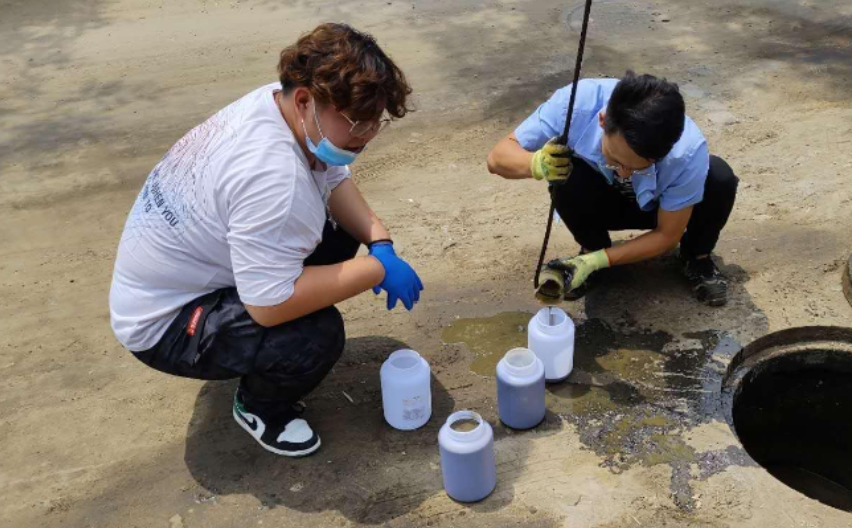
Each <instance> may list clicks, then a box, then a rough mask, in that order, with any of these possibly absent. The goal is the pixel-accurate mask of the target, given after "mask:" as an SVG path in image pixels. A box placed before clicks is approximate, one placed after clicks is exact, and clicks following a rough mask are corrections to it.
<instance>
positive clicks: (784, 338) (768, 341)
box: [721, 326, 852, 441]
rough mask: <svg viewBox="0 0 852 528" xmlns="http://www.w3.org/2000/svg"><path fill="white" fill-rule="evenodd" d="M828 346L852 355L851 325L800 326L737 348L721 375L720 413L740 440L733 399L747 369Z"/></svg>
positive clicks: (830, 348) (771, 334) (828, 348)
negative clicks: (737, 350) (849, 326)
mask: <svg viewBox="0 0 852 528" xmlns="http://www.w3.org/2000/svg"><path fill="white" fill-rule="evenodd" d="M815 348H817V349H820V350H830V351H832V352H837V353H845V354H849V355H850V356H852V328H846V327H842V326H799V327H794V328H787V329H785V330H779V331H777V332H772V333H770V334H767V335H765V336H763V337H760V338H758V339H756V340H754V341H752V342H751V343H749V344H748V345H746V346H745V347H743V349H742V350H741V351H740V352H738V353H737V354H736V355H735V356H734V357H733V359H731V362H730V363H729V364H728V367H727V369H726V371H725V375H724V376H723V377H722V388H721V398H722V402H721V403H722V413H723V415H724V418H725V421H726V422H727V423H728V426H729V427H730V428H731V431H732V432H733V433H734V435H735V436H736V438H737V440H738V441H740V440H741V439H740V437H739V434H738V433H737V429H736V427H735V426H734V417H733V410H734V401H735V399H736V396H737V394H738V392H739V390H740V388H741V383H742V380H743V379H744V378H745V375H746V374H747V373H748V372H751V371H752V370H753V369H755V368H758V367H759V366H760V365H761V364H764V363H766V362H768V361H772V360H773V359H776V358H778V357H782V356H787V355H792V354H804V353H807V352H809V351H812V350H813V349H815Z"/></svg>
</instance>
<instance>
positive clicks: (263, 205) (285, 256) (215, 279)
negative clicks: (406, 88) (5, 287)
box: [109, 83, 349, 352]
mask: <svg viewBox="0 0 852 528" xmlns="http://www.w3.org/2000/svg"><path fill="white" fill-rule="evenodd" d="M278 89H280V85H279V84H277V83H275V84H270V85H267V86H264V87H262V88H259V89H257V90H255V91H253V92H251V93H250V94H248V95H246V96H245V97H243V98H242V99H240V100H238V101H236V102H234V103H232V104H230V105H229V106H227V107H225V108H224V109H223V110H221V111H219V112H218V113H217V114H215V115H214V116H213V117H211V118H210V119H208V120H207V121H206V122H204V123H202V124H201V125H199V126H197V127H195V128H194V129H192V130H191V131H190V132H189V133H188V134H186V135H185V136H184V137H183V138H182V139H181V140H180V141H178V142H177V143H176V144H175V145H174V146H173V147H172V148H171V149H170V150H169V152H168V153H167V154H166V155H165V157H164V158H163V159H162V161H160V163H158V164H157V166H156V167H154V170H153V171H151V174H150V175H149V176H148V180H147V181H146V182H145V185H144V187H142V191H141V192H140V193H139V197H138V198H137V199H136V203H135V204H134V205H133V209H132V210H131V211H130V215H129V217H128V218H127V223H126V224H125V227H124V233H123V235H122V237H121V242H120V244H119V247H118V255H117V257H116V261H115V270H114V272H113V278H112V287H111V289H110V295H109V304H110V316H111V321H112V329H113V331H114V332H115V335H116V337H117V338H118V340H119V341H120V342H121V344H122V345H124V346H125V347H126V348H128V349H129V350H131V351H134V352H139V351H143V350H147V349H149V348H152V347H153V346H154V345H156V344H157V342H158V341H159V340H160V338H161V337H162V336H163V334H164V333H165V331H166V329H167V328H168V326H169V324H170V323H171V322H172V321H173V320H174V318H175V317H176V316H177V314H178V312H179V311H180V310H181V308H183V306H184V305H186V304H187V303H189V302H190V301H192V300H193V299H196V298H198V297H200V296H202V295H205V294H207V293H210V292H212V291H214V290H217V289H220V288H227V287H234V286H236V288H237V291H238V292H239V295H240V299H242V301H243V302H244V303H246V304H251V305H255V306H273V305H276V304H280V303H282V302H284V301H286V300H287V299H289V298H290V296H291V295H292V294H293V285H294V283H295V282H296V279H297V278H298V277H299V275H301V273H302V269H303V265H304V264H303V263H304V260H305V259H306V258H307V257H308V256H309V255H310V254H311V253H313V251H314V249H316V247H317V245H318V244H319V243H320V241H321V240H322V231H323V227H324V225H325V221H326V204H327V202H328V195H329V193H330V192H331V191H332V190H333V189H334V188H335V187H336V186H337V185H338V184H340V182H342V181H343V180H344V179H345V178H347V177H348V176H349V169H348V168H347V167H329V168H328V170H327V171H324V172H319V171H311V170H310V165H309V163H308V160H307V158H306V157H305V155H304V153H303V152H302V150H301V148H300V147H299V144H298V142H297V141H296V139H295V137H294V136H293V133H292V132H291V130H290V128H289V126H288V125H287V122H286V121H285V120H284V118H283V117H282V116H281V113H280V111H279V110H278V106H277V104H276V103H275V99H274V92H275V91H276V90H278Z"/></svg>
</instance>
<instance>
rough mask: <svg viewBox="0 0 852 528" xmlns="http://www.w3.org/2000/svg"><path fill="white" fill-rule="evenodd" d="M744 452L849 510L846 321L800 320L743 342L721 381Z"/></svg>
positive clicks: (850, 407)
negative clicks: (795, 325) (816, 323)
mask: <svg viewBox="0 0 852 528" xmlns="http://www.w3.org/2000/svg"><path fill="white" fill-rule="evenodd" d="M723 397H724V399H725V404H726V405H725V407H726V411H727V413H728V420H729V422H730V423H731V425H732V426H733V428H734V430H735V431H736V434H737V437H738V438H739V439H740V442H742V444H743V447H744V448H745V450H746V451H747V452H748V454H749V455H750V456H751V458H753V459H754V460H755V461H756V462H757V463H758V464H760V465H761V466H763V467H764V468H766V470H767V471H769V473H771V474H772V475H773V476H774V477H775V478H777V479H778V480H780V481H781V482H783V483H784V484H786V485H787V486H789V487H791V488H793V489H795V490H797V491H799V492H800V493H803V494H805V495H807V496H808V497H811V498H813V499H816V500H818V501H820V502H822V503H824V504H827V505H829V506H832V507H834V508H838V509H841V510H845V511H852V329H847V328H837V327H816V326H814V327H803V328H793V329H790V330H784V331H781V332H776V333H774V334H770V335H768V336H765V337H762V338H760V339H758V340H756V341H754V342H753V343H751V344H750V345H748V346H747V347H745V348H744V349H743V350H742V351H741V352H740V353H739V354H738V355H737V356H736V357H735V358H734V359H733V360H732V361H731V364H730V365H729V367H728V371H727V373H726V374H725V378H724V382H723Z"/></svg>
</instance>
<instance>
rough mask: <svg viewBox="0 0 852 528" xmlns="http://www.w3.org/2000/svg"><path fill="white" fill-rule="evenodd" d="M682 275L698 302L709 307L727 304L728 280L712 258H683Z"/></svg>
mask: <svg viewBox="0 0 852 528" xmlns="http://www.w3.org/2000/svg"><path fill="white" fill-rule="evenodd" d="M682 260H683V274H684V275H685V276H686V278H687V280H689V283H690V284H691V285H692V290H693V291H694V292H695V296H696V297H697V298H698V300H699V301H701V302H703V303H707V304H709V305H710V306H724V305H725V303H727V302H728V280H727V279H725V276H724V275H722V272H721V271H719V268H717V267H716V263H715V262H713V258H712V257H705V258H684V259H682Z"/></svg>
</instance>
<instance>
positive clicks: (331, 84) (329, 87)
mask: <svg viewBox="0 0 852 528" xmlns="http://www.w3.org/2000/svg"><path fill="white" fill-rule="evenodd" d="M278 75H279V76H280V78H281V88H282V89H283V90H284V93H285V94H288V93H289V92H290V91H292V90H293V89H295V88H297V87H299V86H304V87H307V88H308V89H310V91H311V93H312V94H313V95H314V97H316V99H317V101H319V102H320V103H321V104H329V103H330V104H331V105H333V106H334V107H335V108H336V109H337V110H339V111H341V112H346V115H347V116H348V117H349V118H350V119H353V120H357V121H373V120H376V119H379V118H380V117H381V115H382V111H383V110H387V113H388V114H390V115H391V116H392V117H394V118H397V119H399V118H401V117H403V116H405V114H406V113H407V112H409V111H411V108H409V107H408V106H407V105H406V98H407V97H408V95H410V94H411V86H409V84H408V82H407V81H406V80H405V75H404V74H403V73H402V70H400V69H399V68H398V67H397V66H396V64H394V62H393V61H392V60H391V59H390V58H389V57H388V56H387V55H385V53H384V52H383V51H382V49H381V48H379V45H378V44H377V43H376V39H375V38H373V37H372V36H371V35H368V34H366V33H362V32H360V31H357V30H355V29H353V28H351V27H350V26H347V25H346V24H331V23H329V24H321V25H319V26H317V27H316V28H315V29H314V30H313V31H311V32H310V33H308V34H305V35H302V36H301V37H300V38H299V40H298V41H296V43H295V44H293V45H292V46H288V47H286V48H284V49H283V50H282V51H281V59H280V60H279V62H278Z"/></svg>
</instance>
